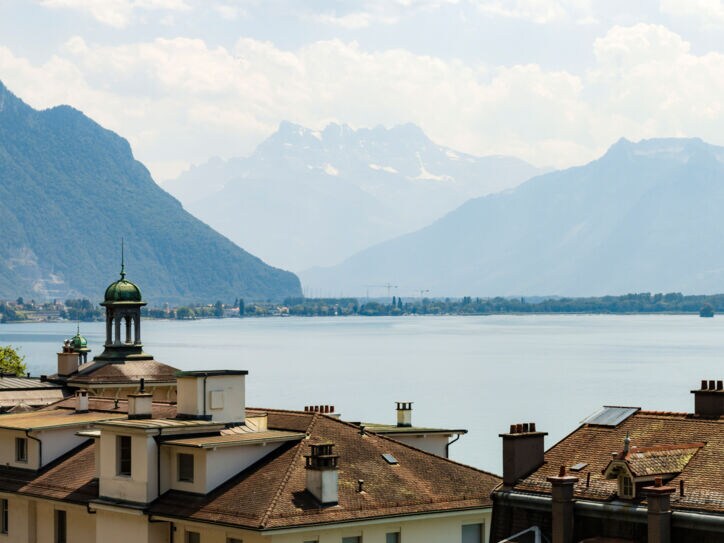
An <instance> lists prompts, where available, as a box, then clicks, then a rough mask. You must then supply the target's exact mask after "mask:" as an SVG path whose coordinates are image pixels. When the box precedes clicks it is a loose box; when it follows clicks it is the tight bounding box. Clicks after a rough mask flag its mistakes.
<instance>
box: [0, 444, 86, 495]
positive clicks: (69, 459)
mask: <svg viewBox="0 0 724 543" xmlns="http://www.w3.org/2000/svg"><path fill="white" fill-rule="evenodd" d="M94 477H95V457H94V453H93V446H92V442H91V441H88V442H86V443H84V444H82V445H81V446H80V447H77V448H75V449H73V450H72V451H70V452H69V453H67V454H65V455H63V456H62V457H60V458H59V459H57V460H55V461H53V462H52V463H50V464H49V465H48V466H46V467H45V468H43V469H42V470H40V471H39V472H35V471H32V470H23V469H17V468H10V467H7V466H0V492H13V493H18V494H26V495H30V496H36V497H40V498H48V499H54V500H63V501H68V502H72V503H87V502H88V501H89V500H91V499H93V498H96V497H97V496H98V482H97V480H95V479H94Z"/></svg>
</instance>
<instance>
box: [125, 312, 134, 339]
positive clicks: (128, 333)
mask: <svg viewBox="0 0 724 543" xmlns="http://www.w3.org/2000/svg"><path fill="white" fill-rule="evenodd" d="M124 319H125V321H126V343H133V339H132V338H131V317H129V316H128V315H126V316H125V317H124Z"/></svg>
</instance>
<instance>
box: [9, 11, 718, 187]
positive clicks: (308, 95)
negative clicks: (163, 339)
mask: <svg viewBox="0 0 724 543" xmlns="http://www.w3.org/2000/svg"><path fill="white" fill-rule="evenodd" d="M0 80H2V81H3V82H4V83H5V84H6V85H7V86H8V88H10V90H11V91H13V92H14V93H15V94H17V95H18V96H19V97H21V98H22V99H23V100H24V101H26V102H27V103H28V104H30V105H31V106H33V107H36V108H39V109H42V108H48V107H52V106H55V105H58V104H69V105H71V106H73V107H75V108H77V109H79V110H81V111H83V112H84V113H86V114H87V115H88V116H90V117H91V118H93V119H94V120H96V121H97V122H99V123H100V124H101V125H103V126H105V127H106V128H109V129H111V130H113V131H115V132H117V133H118V134H120V135H121V136H123V137H125V138H126V139H128V140H129V141H130V143H131V145H132V147H133V150H134V154H135V156H136V157H137V158H138V159H139V160H141V161H142V162H143V163H144V164H145V165H146V166H147V167H148V168H149V170H150V171H151V173H152V174H153V176H154V178H155V179H156V180H157V181H164V180H166V179H170V178H173V177H175V176H177V175H178V174H179V173H180V172H182V171H184V170H186V169H187V168H188V167H189V166H190V165H191V164H200V163H203V162H205V161H206V160H207V159H208V158H210V157H212V156H220V157H224V158H229V157H232V156H244V155H248V154H249V153H250V152H252V151H253V149H254V147H255V146H256V145H257V144H258V143H260V142H261V141H262V140H263V139H264V138H266V137H267V136H269V135H270V134H271V133H273V132H274V131H275V130H276V128H277V126H278V124H279V123H280V122H281V121H282V120H289V121H292V122H295V123H299V124H302V125H304V126H307V127H309V128H314V129H320V128H323V127H324V126H325V125H326V124H328V123H330V122H337V123H346V124H348V125H350V126H352V127H354V128H360V127H372V126H376V125H379V124H382V125H385V126H388V127H389V126H393V125H396V124H401V123H406V122H412V123H415V124H417V125H419V126H420V127H421V128H422V129H423V130H424V131H425V132H426V133H427V134H428V136H429V137H430V138H431V139H433V141H435V142H436V143H439V144H441V145H445V146H448V147H451V148H453V149H456V150H460V151H465V152H469V153H473V154H477V155H491V154H504V155H513V156H518V157H520V158H523V159H525V160H528V161H530V162H532V163H533V164H535V165H538V166H543V167H556V168H562V167H567V166H571V165H576V164H581V163H584V162H587V161H589V160H591V159H594V158H596V157H597V156H599V155H600V154H601V153H603V152H604V151H605V149H606V148H607V147H609V146H610V145H611V144H612V143H614V142H615V141H617V140H618V139H619V138H621V137H626V138H628V139H631V140H639V139H642V138H650V137H671V136H675V137H683V136H687V137H701V138H703V139H704V140H706V141H709V142H711V143H715V144H720V145H724V111H723V109H724V108H723V106H724V1H720V0H639V1H634V2H632V1H630V0H627V1H619V0H603V1H594V0H507V1H506V0H349V1H334V0H0Z"/></svg>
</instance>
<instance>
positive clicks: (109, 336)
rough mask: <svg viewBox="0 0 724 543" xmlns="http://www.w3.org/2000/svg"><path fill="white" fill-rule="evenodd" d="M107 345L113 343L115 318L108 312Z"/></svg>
mask: <svg viewBox="0 0 724 543" xmlns="http://www.w3.org/2000/svg"><path fill="white" fill-rule="evenodd" d="M106 345H113V318H112V317H111V314H110V313H109V312H106Z"/></svg>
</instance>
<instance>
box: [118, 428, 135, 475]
mask: <svg viewBox="0 0 724 543" xmlns="http://www.w3.org/2000/svg"><path fill="white" fill-rule="evenodd" d="M116 457H117V458H118V461H117V469H116V472H117V473H118V475H123V476H124V477H130V476H131V436H117V437H116Z"/></svg>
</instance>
